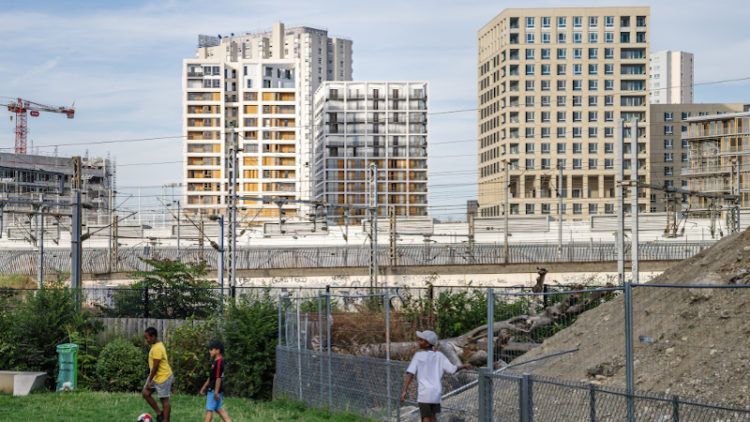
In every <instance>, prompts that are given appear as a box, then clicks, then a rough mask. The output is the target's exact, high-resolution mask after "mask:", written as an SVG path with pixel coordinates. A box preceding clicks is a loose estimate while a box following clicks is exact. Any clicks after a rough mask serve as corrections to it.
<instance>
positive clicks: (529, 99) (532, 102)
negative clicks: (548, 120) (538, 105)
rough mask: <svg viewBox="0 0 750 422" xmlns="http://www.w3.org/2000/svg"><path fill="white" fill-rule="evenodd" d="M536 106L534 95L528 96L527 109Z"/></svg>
mask: <svg viewBox="0 0 750 422" xmlns="http://www.w3.org/2000/svg"><path fill="white" fill-rule="evenodd" d="M533 106H534V96H533V95H527V96H526V107H533Z"/></svg>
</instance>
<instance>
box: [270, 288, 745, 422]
mask: <svg viewBox="0 0 750 422" xmlns="http://www.w3.org/2000/svg"><path fill="white" fill-rule="evenodd" d="M749 287H750V285H708V284H706V285H690V286H681V285H655V284H630V283H626V284H625V285H624V286H620V287H607V288H596V289H582V290H568V291H549V292H546V293H537V292H531V291H528V290H526V291H524V290H516V291H502V290H499V289H476V288H475V289H471V290H462V291H450V290H445V291H443V292H441V293H439V294H435V295H431V296H429V297H422V298H420V299H419V300H418V301H417V302H416V303H415V302H413V301H412V302H410V301H409V300H410V299H409V298H405V295H403V294H399V293H397V292H396V291H394V290H380V291H377V292H373V293H371V292H368V293H365V294H361V295H358V296H347V297H343V296H341V295H337V294H336V293H335V292H334V291H331V290H329V291H327V292H323V291H321V292H319V293H318V294H317V295H316V296H311V295H308V296H306V297H299V296H295V295H294V292H289V293H287V294H286V295H282V296H279V344H278V346H277V361H276V362H277V363H276V365H277V366H276V368H277V370H276V376H275V381H274V397H286V398H291V399H294V400H299V401H301V402H304V403H306V404H307V405H308V406H313V407H322V408H329V409H332V410H337V411H348V412H353V413H356V414H359V415H362V416H365V417H369V418H373V419H376V420H405V421H411V420H414V421H416V420H419V411H418V407H417V403H416V382H413V383H412V385H411V389H410V391H409V394H408V398H407V400H406V401H405V402H401V401H400V399H399V396H400V393H401V386H402V383H403V379H404V374H405V369H406V366H407V365H408V361H409V359H410V358H411V356H413V353H414V352H415V351H416V344H415V337H414V331H416V330H422V329H434V330H436V331H438V333H439V334H440V336H441V340H442V341H441V345H440V348H439V350H440V351H441V352H443V353H444V354H446V356H448V357H449V359H451V356H450V354H451V350H453V353H454V354H455V356H453V358H454V359H455V358H458V359H460V360H462V361H469V362H471V363H473V364H474V365H475V368H477V369H476V370H469V371H459V372H457V373H456V374H453V375H448V376H445V377H444V378H443V399H442V414H441V417H440V418H441V420H451V421H473V420H478V421H492V420H501V421H514V420H518V421H522V422H526V421H533V420H537V421H750V406H748V396H747V395H746V394H744V393H738V390H742V389H743V388H746V386H747V382H746V379H744V380H743V379H742V377H746V371H743V370H742V368H746V367H747V366H746V362H747V354H748V353H750V352H749V351H750V343H749V342H750V340H748V335H747V329H746V328H742V327H744V326H743V325H742V324H743V323H744V322H745V321H746V316H747V312H748V308H747V303H750V301H743V300H739V301H737V300H734V301H733V300H732V298H735V299H736V298H737V297H744V296H747V295H748V294H750V290H748V288H749ZM460 294H463V295H464V297H463V299H461V300H464V302H462V303H461V304H456V303H453V304H452V303H451V301H453V302H456V301H458V299H456V297H457V295H460ZM743 295H744V296H743ZM482 303H484V306H481V304H482ZM665 304H668V305H670V306H665ZM457 309H460V310H461V315H460V316H459V315H457V314H456V313H455V312H456V310H457ZM663 309H670V311H668V312H667V311H664V310H663ZM589 310H590V311H591V312H586V311H589ZM443 314H447V315H443ZM480 315H481V316H480ZM472 318H474V319H472ZM467 320H468V321H467ZM449 321H452V322H453V323H454V324H458V325H461V324H464V325H463V326H461V327H460V329H457V328H456V327H452V326H451V325H450V324H449V323H448V322H449ZM489 322H492V324H488V323H489ZM700 324H705V325H704V326H699V325H700ZM470 326H472V327H478V329H466V328H467V327H470ZM704 328H707V329H710V330H711V331H712V332H710V333H704V335H705V336H706V337H707V338H706V339H700V340H701V341H705V345H703V343H698V342H696V341H695V340H698V339H697V338H696V337H697V336H698V335H699V333H702V331H701V330H704ZM457 330H458V331H457ZM691 330H692V331H691ZM628 333H629V334H628ZM587 334H588V335H587ZM467 337H468V338H471V339H472V341H471V342H469V343H462V341H464V340H465V339H466V338H467ZM598 339H601V340H600V341H599V340H598ZM628 339H629V341H628ZM691 339H692V340H693V341H692V342H691V341H690V340H691ZM543 342H545V343H544V346H542V343H543ZM696 344H697V346H696ZM458 349H461V350H458ZM457 350H458V352H457ZM691 355H695V358H691ZM488 356H491V358H488ZM730 356H731V357H732V359H729V357H730ZM452 360H453V359H452ZM710 360H714V361H716V363H715V364H711V363H708V361H710ZM670 368H671V369H672V370H671V371H670ZM738 368H739V369H740V370H737V369H738ZM743 386H744V387H743ZM711 387H718V388H713V389H712V388H711ZM742 391H744V390H742ZM716 403H723V404H716Z"/></svg>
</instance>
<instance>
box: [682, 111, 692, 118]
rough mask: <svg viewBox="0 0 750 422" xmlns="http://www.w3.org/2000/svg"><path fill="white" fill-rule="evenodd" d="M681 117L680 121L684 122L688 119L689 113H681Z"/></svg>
mask: <svg viewBox="0 0 750 422" xmlns="http://www.w3.org/2000/svg"><path fill="white" fill-rule="evenodd" d="M681 117H682V120H685V119H687V118H689V117H690V112H689V111H683V112H682V113H681Z"/></svg>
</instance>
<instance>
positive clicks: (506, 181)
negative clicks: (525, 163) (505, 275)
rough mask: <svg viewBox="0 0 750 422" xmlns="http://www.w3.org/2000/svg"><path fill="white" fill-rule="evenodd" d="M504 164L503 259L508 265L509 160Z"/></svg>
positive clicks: (504, 161)
mask: <svg viewBox="0 0 750 422" xmlns="http://www.w3.org/2000/svg"><path fill="white" fill-rule="evenodd" d="M503 163H504V164H505V210H503V211H504V212H503V214H504V217H505V231H504V234H505V242H504V245H503V259H504V263H505V264H508V263H509V262H510V245H509V244H508V241H509V239H510V233H509V231H510V228H509V226H510V225H509V224H508V218H509V214H510V162H509V161H508V159H505V160H503Z"/></svg>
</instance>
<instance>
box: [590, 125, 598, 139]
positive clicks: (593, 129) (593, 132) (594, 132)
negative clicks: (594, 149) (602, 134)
mask: <svg viewBox="0 0 750 422" xmlns="http://www.w3.org/2000/svg"><path fill="white" fill-rule="evenodd" d="M597 136H599V129H598V128H596V127H590V128H589V138H596V137H597Z"/></svg>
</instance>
